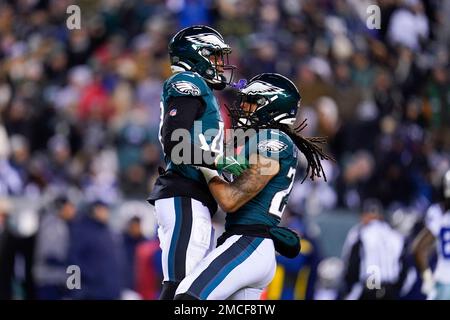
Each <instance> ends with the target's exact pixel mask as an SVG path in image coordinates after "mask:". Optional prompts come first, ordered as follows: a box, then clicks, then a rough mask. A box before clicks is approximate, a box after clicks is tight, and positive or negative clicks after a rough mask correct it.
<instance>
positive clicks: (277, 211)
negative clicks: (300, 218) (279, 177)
mask: <svg viewBox="0 0 450 320" xmlns="http://www.w3.org/2000/svg"><path fill="white" fill-rule="evenodd" d="M295 172H296V169H295V168H293V167H291V168H289V172H288V174H287V175H286V177H287V178H289V179H291V183H290V184H289V187H287V188H286V189H284V190H281V191H278V192H277V193H275V196H274V197H273V198H272V202H271V203H270V208H269V213H271V214H274V215H276V216H278V217H280V218H281V215H282V214H283V211H284V207H286V203H287V197H288V196H289V193H290V192H291V189H292V186H293V185H294V176H295Z"/></svg>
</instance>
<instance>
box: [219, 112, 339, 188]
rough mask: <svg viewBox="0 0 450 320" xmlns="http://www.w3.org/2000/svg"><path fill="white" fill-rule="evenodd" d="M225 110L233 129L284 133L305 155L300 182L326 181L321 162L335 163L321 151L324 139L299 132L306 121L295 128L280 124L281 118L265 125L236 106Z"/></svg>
mask: <svg viewBox="0 0 450 320" xmlns="http://www.w3.org/2000/svg"><path fill="white" fill-rule="evenodd" d="M225 107H226V109H227V110H228V112H229V115H230V118H231V121H232V123H233V127H237V126H239V127H241V128H243V129H254V130H258V129H269V128H270V129H277V130H280V131H283V132H284V133H286V134H287V135H288V136H289V137H290V138H291V139H292V141H293V142H294V143H295V145H296V146H297V148H298V149H299V150H300V151H301V152H302V153H303V154H304V155H305V158H306V161H307V163H308V164H307V167H306V174H305V176H304V178H303V180H302V183H303V181H305V179H306V178H307V177H308V175H309V178H310V179H311V180H314V178H315V177H318V178H320V177H322V175H323V178H324V180H325V181H327V177H326V175H325V171H324V170H323V167H322V163H321V161H322V160H332V161H335V160H334V158H333V157H332V156H330V155H328V154H327V153H326V152H325V151H324V150H323V149H322V146H323V145H324V144H325V143H326V142H327V140H326V138H325V137H304V136H303V135H302V134H301V133H300V132H301V131H302V130H304V129H305V128H306V127H307V125H308V124H307V123H306V121H307V119H305V120H303V122H302V123H300V125H298V126H297V127H292V126H289V125H287V124H284V123H280V122H281V121H282V120H283V118H281V119H277V120H276V121H275V120H271V121H269V122H266V123H261V121H258V119H257V118H255V117H254V116H253V115H252V114H250V113H249V112H246V111H244V110H242V109H241V108H240V107H237V106H236V105H234V106H232V107H228V106H227V105H225ZM243 118H244V119H248V121H247V122H246V123H244V122H243V121H242V120H241V119H243Z"/></svg>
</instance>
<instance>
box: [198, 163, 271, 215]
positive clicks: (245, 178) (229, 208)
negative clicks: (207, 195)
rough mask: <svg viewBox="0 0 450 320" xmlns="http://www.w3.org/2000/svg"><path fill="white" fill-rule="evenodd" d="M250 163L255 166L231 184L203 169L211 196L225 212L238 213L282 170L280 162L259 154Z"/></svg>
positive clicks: (213, 172)
mask: <svg viewBox="0 0 450 320" xmlns="http://www.w3.org/2000/svg"><path fill="white" fill-rule="evenodd" d="M250 163H254V164H252V165H250V168H249V169H247V170H246V171H245V172H244V173H243V174H242V175H240V176H239V177H238V178H236V179H235V180H234V181H233V182H231V183H228V182H226V181H225V180H223V179H221V178H220V177H219V176H218V175H217V173H216V172H215V171H211V170H208V169H201V170H202V172H203V174H204V175H205V178H206V179H207V181H209V182H208V187H209V190H210V191H211V194H212V195H213V197H214V198H215V199H216V201H217V203H218V204H219V206H220V207H221V208H222V209H223V210H224V211H226V212H235V211H237V210H238V209H239V208H240V207H242V206H243V205H244V204H246V203H247V202H248V201H250V200H251V199H252V198H253V197H255V196H256V195H257V194H258V193H259V192H260V191H261V190H262V189H264V187H265V186H266V185H267V183H269V181H270V180H271V179H272V178H273V177H274V176H275V175H276V174H277V173H278V171H279V170H280V165H279V163H278V161H276V160H273V159H269V158H266V157H263V156H261V155H257V154H252V155H251V156H250ZM262 173H263V174H262Z"/></svg>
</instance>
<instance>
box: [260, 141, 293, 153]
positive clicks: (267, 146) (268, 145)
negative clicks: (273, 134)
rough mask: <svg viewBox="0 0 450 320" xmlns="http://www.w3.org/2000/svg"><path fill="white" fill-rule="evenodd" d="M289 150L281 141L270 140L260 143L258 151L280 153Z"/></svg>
mask: <svg viewBox="0 0 450 320" xmlns="http://www.w3.org/2000/svg"><path fill="white" fill-rule="evenodd" d="M286 148H287V144H286V143H284V142H281V141H280V140H275V139H270V140H264V141H261V142H260V143H258V150H259V151H262V152H272V153H279V152H281V151H283V150H285V149H286Z"/></svg>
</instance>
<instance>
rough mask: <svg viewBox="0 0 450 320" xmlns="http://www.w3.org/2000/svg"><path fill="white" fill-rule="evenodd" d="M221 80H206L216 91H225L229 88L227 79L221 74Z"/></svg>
mask: <svg viewBox="0 0 450 320" xmlns="http://www.w3.org/2000/svg"><path fill="white" fill-rule="evenodd" d="M218 77H219V79H220V80H218V79H216V77H214V79H207V78H205V80H206V82H208V84H209V85H210V86H211V87H212V88H213V89H215V90H223V89H225V87H226V86H227V79H226V78H225V77H224V76H223V75H221V74H219V75H218Z"/></svg>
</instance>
